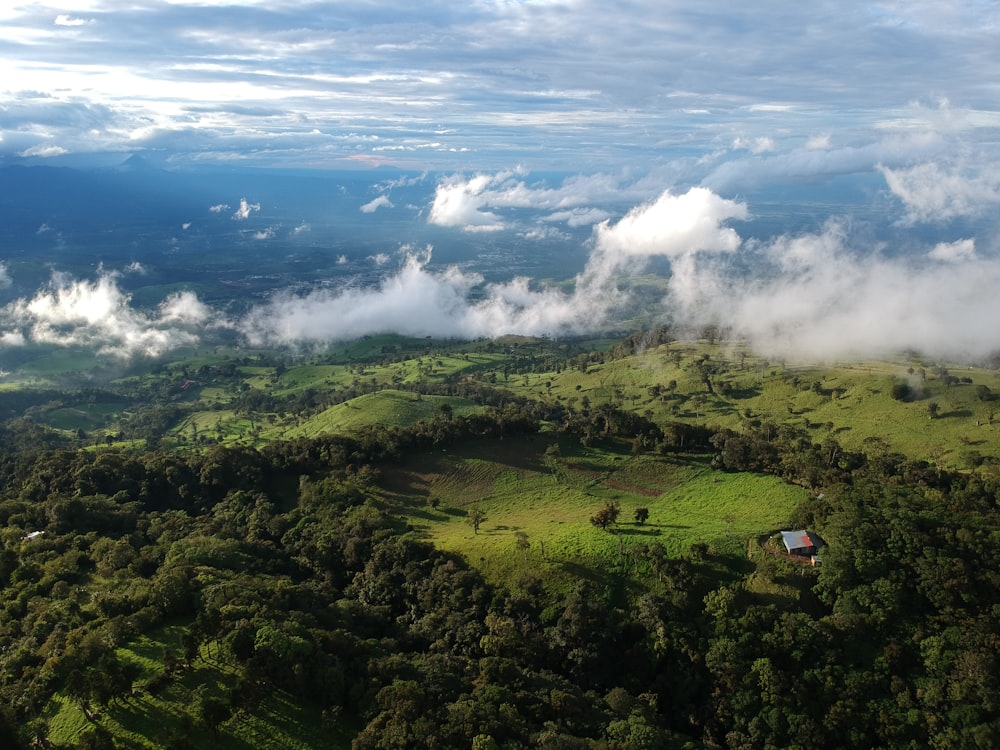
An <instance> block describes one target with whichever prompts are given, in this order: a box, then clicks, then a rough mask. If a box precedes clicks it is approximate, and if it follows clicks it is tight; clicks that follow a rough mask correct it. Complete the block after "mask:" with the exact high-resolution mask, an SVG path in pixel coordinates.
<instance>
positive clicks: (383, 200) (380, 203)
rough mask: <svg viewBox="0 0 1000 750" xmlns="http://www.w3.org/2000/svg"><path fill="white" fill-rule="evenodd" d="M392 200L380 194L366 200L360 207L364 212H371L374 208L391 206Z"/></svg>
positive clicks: (373, 211)
mask: <svg viewBox="0 0 1000 750" xmlns="http://www.w3.org/2000/svg"><path fill="white" fill-rule="evenodd" d="M392 207H393V206H392V201H390V200H389V197H388V196H387V195H380V196H378V197H377V198H373V199H372V200H370V201H368V202H367V203H366V204H365V205H363V206H362V207H361V212H362V213H365V214H373V213H375V211H376V210H378V209H380V208H392Z"/></svg>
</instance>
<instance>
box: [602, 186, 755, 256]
mask: <svg viewBox="0 0 1000 750" xmlns="http://www.w3.org/2000/svg"><path fill="white" fill-rule="evenodd" d="M748 216H749V213H748V211H747V207H746V204H744V203H738V202H736V201H731V200H728V199H726V198H722V197H720V196H718V195H716V194H715V193H713V192H712V191H711V190H708V189H707V188H701V187H697V188H691V189H690V190H688V191H687V192H686V193H683V194H681V195H674V194H673V193H671V192H670V191H669V190H667V191H664V192H663V193H662V194H661V195H660V197H659V198H657V199H656V200H655V201H652V202H651V203H645V204H643V205H641V206H638V207H636V208H633V209H632V210H631V211H629V212H628V213H627V214H626V215H625V216H623V217H622V218H621V219H619V220H618V221H617V222H616V223H614V224H612V223H611V222H610V221H608V220H605V221H603V222H601V223H600V224H598V225H597V226H596V227H595V228H594V239H595V243H596V248H597V253H596V254H595V256H594V259H598V260H601V259H613V258H622V257H628V256H639V257H642V256H653V255H663V256H666V257H668V258H679V257H681V256H684V255H689V254H691V253H694V252H698V251H702V250H717V251H726V252H732V251H734V250H736V249H737V248H738V247H739V246H740V242H741V240H740V236H739V235H738V234H737V233H736V231H735V230H734V229H732V228H731V227H727V226H725V225H724V222H725V221H727V220H729V219H746V218H748ZM594 259H592V261H593V260H594ZM602 262H603V261H602Z"/></svg>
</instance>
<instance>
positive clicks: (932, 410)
mask: <svg viewBox="0 0 1000 750" xmlns="http://www.w3.org/2000/svg"><path fill="white" fill-rule="evenodd" d="M940 410H941V407H940V406H939V405H938V402H937V401H931V402H930V403H929V404H927V414H928V416H929V417H930V418H931V419H937V415H938V412H939V411H940Z"/></svg>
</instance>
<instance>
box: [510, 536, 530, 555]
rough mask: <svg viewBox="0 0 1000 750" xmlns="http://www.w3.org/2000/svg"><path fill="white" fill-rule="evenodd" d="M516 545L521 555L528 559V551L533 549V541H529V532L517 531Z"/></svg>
mask: <svg viewBox="0 0 1000 750" xmlns="http://www.w3.org/2000/svg"><path fill="white" fill-rule="evenodd" d="M514 545H515V546H516V547H517V548H518V549H519V550H520V551H521V553H522V554H523V555H524V556H525V557H527V556H528V550H529V549H531V541H530V540H529V539H528V532H526V531H515V532H514Z"/></svg>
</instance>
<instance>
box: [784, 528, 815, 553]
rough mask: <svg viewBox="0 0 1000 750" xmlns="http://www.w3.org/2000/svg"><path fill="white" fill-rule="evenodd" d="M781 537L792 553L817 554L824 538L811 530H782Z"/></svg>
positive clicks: (786, 547)
mask: <svg viewBox="0 0 1000 750" xmlns="http://www.w3.org/2000/svg"><path fill="white" fill-rule="evenodd" d="M781 539H782V541H784V543H785V549H786V550H788V554H790V555H815V554H816V552H817V551H818V550H819V548H820V545H821V544H823V540H822V539H820V538H819V537H818V536H816V535H815V534H813V533H812V532H811V531H806V530H805V529H802V530H800V531H782V532H781Z"/></svg>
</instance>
